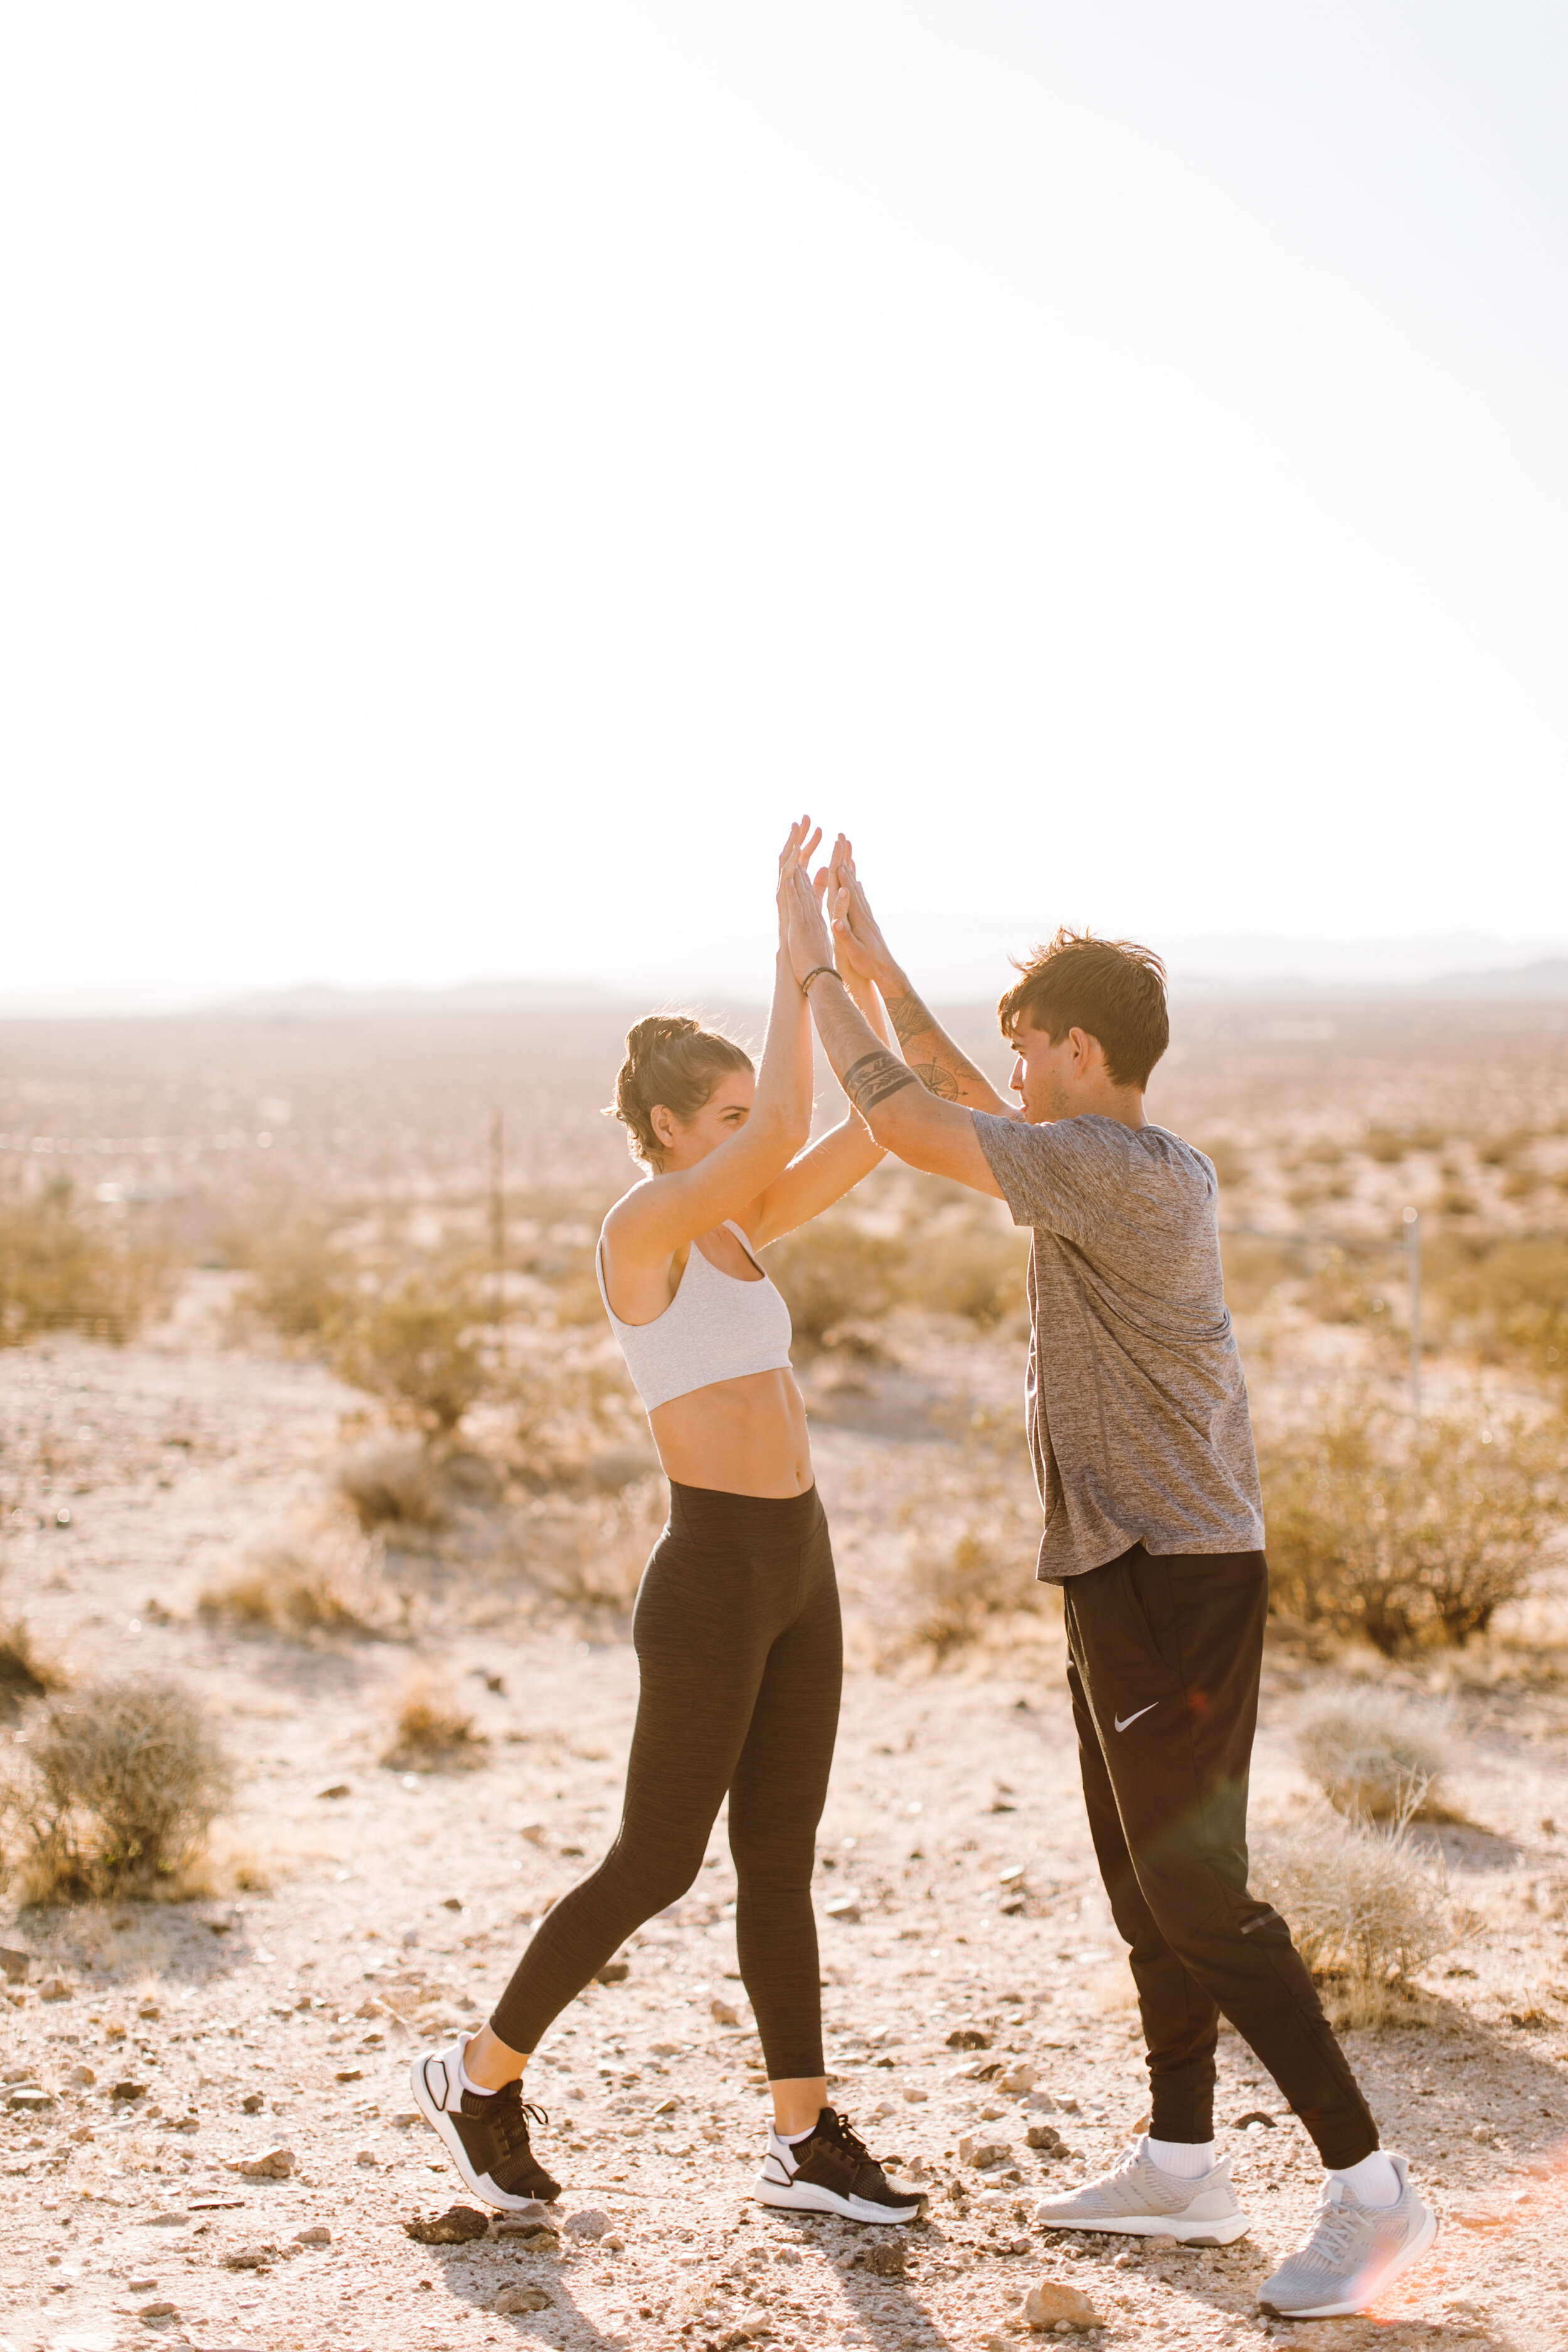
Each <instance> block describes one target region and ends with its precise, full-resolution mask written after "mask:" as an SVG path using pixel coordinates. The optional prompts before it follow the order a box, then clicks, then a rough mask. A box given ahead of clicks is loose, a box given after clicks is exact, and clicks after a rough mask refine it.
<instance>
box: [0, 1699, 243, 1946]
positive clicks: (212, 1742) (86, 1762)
mask: <svg viewBox="0 0 1568 2352" xmlns="http://www.w3.org/2000/svg"><path fill="white" fill-rule="evenodd" d="M16 1754H17V1761H16V1766H15V1768H14V1777H13V1778H12V1780H11V1781H10V1784H9V1786H8V1787H7V1789H6V1791H5V1832H6V1834H5V1849H6V1858H7V1860H8V1863H9V1864H10V1866H11V1869H12V1871H13V1872H14V1874H16V1877H17V1879H18V1880H19V1881H20V1884H21V1886H22V1890H23V1896H24V1900H26V1901H28V1902H34V1903H37V1902H44V1901H47V1900H49V1899H50V1898H51V1897H55V1896H58V1895H70V1894H78V1895H111V1894H139V1893H153V1892H158V1891H160V1890H161V1889H163V1890H165V1891H166V1890H167V1888H168V1887H169V1886H170V1885H171V1884H173V1883H177V1882H178V1880H179V1878H180V1875H181V1874H182V1873H183V1872H184V1871H185V1870H187V1869H188V1868H189V1867H190V1866H191V1865H192V1864H194V1863H195V1861H196V1859H197V1858H198V1856H199V1855H200V1853H201V1850H202V1848H203V1846H204V1844H205V1839H206V1835H207V1832H208V1830H209V1829H210V1827H211V1825H212V1822H213V1821H214V1820H215V1818H216V1815H217V1814H218V1813H219V1812H220V1811H222V1809H223V1807H224V1806H225V1804H226V1802H227V1801H228V1798H229V1796H230V1793H231V1791H232V1787H233V1780H232V1774H231V1772H230V1769H229V1765H228V1761H227V1759H226V1755H225V1753H224V1749H223V1747H222V1744H221V1742H220V1740H219V1738H218V1735H217V1731H216V1727H215V1725H214V1724H213V1722H212V1719H211V1717H209V1715H208V1713H207V1711H206V1708H205V1706H203V1704H202V1702H201V1701H200V1700H199V1699H198V1698H197V1697H196V1696H195V1695H194V1693H192V1692H191V1691H188V1690H187V1689H185V1688H184V1685H182V1684H180V1683H176V1682H173V1681H168V1680H165V1679H163V1678H162V1677H159V1676H155V1675H139V1676H136V1677H133V1678H130V1679H126V1680H124V1681H107V1682H99V1683H93V1684H90V1685H84V1686H83V1687H82V1688H81V1689H80V1690H79V1692H77V1693H76V1694H75V1695H74V1696H68V1697H59V1698H56V1699H55V1700H54V1701H53V1702H52V1703H51V1705H50V1706H49V1707H48V1708H47V1713H46V1715H45V1717H44V1721H43V1723H42V1725H41V1726H40V1727H39V1728H38V1730H37V1732H36V1733H35V1735H34V1737H33V1738H32V1739H31V1740H30V1741H29V1742H28V1743H27V1744H26V1748H22V1749H21V1750H19V1751H16Z"/></svg>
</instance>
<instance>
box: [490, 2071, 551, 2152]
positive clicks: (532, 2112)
mask: <svg viewBox="0 0 1568 2352" xmlns="http://www.w3.org/2000/svg"><path fill="white" fill-rule="evenodd" d="M507 2091H508V2092H510V2097H508V2098H507V2101H506V2105H505V2106H504V2107H502V2108H501V2109H500V2113H499V2114H498V2115H497V2116H496V2118H495V2124H496V2137H497V2138H498V2139H499V2140H500V2145H501V2153H502V2154H503V2155H504V2156H510V2154H511V2152H512V2150H513V2148H516V2147H526V2146H527V2144H528V2126H529V2125H530V2123H536V2124H547V2123H548V2122H549V2121H550V2117H549V2116H547V2115H546V2113H545V2111H544V2109H543V2108H542V2107H536V2106H535V2105H533V2104H532V2102H531V2100H528V2099H525V2098H524V2097H523V2095H522V2085H521V2083H509V2084H507ZM502 2096H505V2094H504V2093H503V2094H502Z"/></svg>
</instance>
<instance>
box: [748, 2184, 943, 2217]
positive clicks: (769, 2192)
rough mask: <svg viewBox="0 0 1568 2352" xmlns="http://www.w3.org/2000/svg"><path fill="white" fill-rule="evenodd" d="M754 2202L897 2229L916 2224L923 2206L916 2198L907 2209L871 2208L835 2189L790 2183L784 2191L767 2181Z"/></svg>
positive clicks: (877, 2206) (864, 2200) (868, 2202)
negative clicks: (833, 2215)
mask: <svg viewBox="0 0 1568 2352" xmlns="http://www.w3.org/2000/svg"><path fill="white" fill-rule="evenodd" d="M757 2200H758V2202H759V2203H760V2204H763V2205H775V2206H778V2207H780V2208H781V2209H782V2210H784V2211H787V2212H794V2213H837V2215H838V2217H839V2219H840V2220H841V2221H865V2222H868V2224H869V2225H870V2226H871V2227H872V2228H875V2227H876V2226H877V2225H878V2224H879V2223H882V2224H887V2223H892V2224H894V2225H896V2224H898V2223H900V2222H903V2221H916V2220H918V2219H919V2217H920V2213H921V2208H922V2207H923V2206H924V2203H925V2200H924V2198H923V2197H919V2198H916V2200H915V2201H914V2202H913V2204H910V2205H873V2204H872V2203H871V2201H870V2200H869V2199H868V2198H865V2197H840V2196H839V2195H838V2193H837V2190H836V2189H821V2188H818V2187H817V2186H816V2183H815V2182H814V2181H809V2180H802V2181H798V2182H792V2184H791V2185H790V2187H788V2188H787V2189H786V2188H784V2186H783V2185H782V2184H781V2183H780V2182H778V2181H776V2180H768V2179H762V2180H759V2181H758V2183H757Z"/></svg>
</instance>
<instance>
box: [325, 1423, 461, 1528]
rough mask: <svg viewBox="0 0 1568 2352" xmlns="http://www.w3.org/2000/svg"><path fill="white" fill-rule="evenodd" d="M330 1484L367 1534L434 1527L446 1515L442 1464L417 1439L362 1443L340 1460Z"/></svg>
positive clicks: (442, 1520) (438, 1525) (439, 1523)
mask: <svg viewBox="0 0 1568 2352" xmlns="http://www.w3.org/2000/svg"><path fill="white" fill-rule="evenodd" d="M332 1484H333V1486H335V1487H336V1489H337V1491H338V1493H339V1494H340V1495H341V1496H342V1498H343V1501H344V1502H345V1503H346V1504H347V1505H348V1507H349V1508H350V1510H351V1511H352V1512H353V1516H354V1517H355V1518H356V1519H357V1520H358V1522H359V1524H360V1527H361V1528H362V1529H363V1530H364V1532H365V1533H366V1534H369V1533H370V1532H371V1531H372V1530H373V1529H374V1528H383V1527H403V1528H426V1529H430V1528H438V1527H440V1526H441V1525H442V1524H443V1522H444V1521H445V1519H446V1517H447V1498H446V1493H445V1490H444V1486H443V1482H442V1478H441V1471H440V1465H439V1464H438V1463H437V1461H436V1460H435V1458H434V1457H433V1456H432V1454H431V1453H430V1450H429V1448H428V1447H427V1446H426V1445H422V1444H418V1443H413V1444H381V1445H366V1446H362V1447H360V1448H359V1449H358V1450H357V1451H356V1452H354V1453H353V1454H348V1455H347V1456H346V1457H345V1458H344V1460H343V1461H342V1462H341V1463H339V1465H338V1467H337V1470H336V1472H335V1474H334V1475H333V1480H332Z"/></svg>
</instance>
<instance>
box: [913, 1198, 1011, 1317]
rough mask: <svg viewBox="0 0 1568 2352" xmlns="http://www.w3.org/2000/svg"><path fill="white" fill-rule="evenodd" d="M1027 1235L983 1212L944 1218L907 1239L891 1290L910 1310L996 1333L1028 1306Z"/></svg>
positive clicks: (936, 1220)
mask: <svg viewBox="0 0 1568 2352" xmlns="http://www.w3.org/2000/svg"><path fill="white" fill-rule="evenodd" d="M1028 1255H1029V1245H1028V1241H1027V1238H1026V1235H1024V1234H1019V1233H1016V1232H1014V1231H1013V1230H1012V1229H1011V1228H1010V1227H1007V1226H1004V1225H1001V1224H998V1223H996V1222H995V1221H994V1219H992V1218H991V1217H990V1216H988V1215H986V1214H984V1213H982V1214H981V1215H979V1216H976V1215H973V1213H967V1214H966V1213H962V1212H961V1213H960V1214H959V1215H958V1216H957V1217H952V1216H944V1217H942V1218H940V1219H935V1220H933V1221H932V1222H931V1223H930V1224H928V1225H924V1226H922V1227H921V1228H919V1229H918V1230H917V1231H916V1232H914V1233H912V1234H908V1235H907V1236H906V1237H905V1242H904V1249H903V1258H902V1262H901V1264H900V1265H898V1267H897V1269H896V1273H895V1274H894V1276H893V1281H892V1285H891V1286H892V1287H893V1289H894V1290H895V1292H896V1295H897V1296H898V1297H900V1298H902V1299H904V1300H906V1301H907V1302H908V1303H909V1304H910V1306H915V1307H928V1308H930V1309H931V1311H932V1312H933V1313H935V1314H939V1315H966V1316H967V1317H968V1318H969V1319H970V1321H971V1322H972V1323H977V1324H978V1325H979V1326H980V1328H981V1329H982V1330H983V1331H990V1330H994V1328H995V1327H996V1325H997V1324H998V1323H1001V1322H1004V1321H1005V1319H1006V1318H1007V1317H1008V1316H1010V1315H1016V1314H1019V1313H1021V1312H1022V1310H1023V1307H1024V1305H1025V1297H1024V1276H1025V1267H1026V1264H1027V1262H1028Z"/></svg>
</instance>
